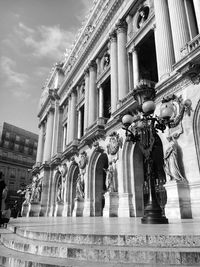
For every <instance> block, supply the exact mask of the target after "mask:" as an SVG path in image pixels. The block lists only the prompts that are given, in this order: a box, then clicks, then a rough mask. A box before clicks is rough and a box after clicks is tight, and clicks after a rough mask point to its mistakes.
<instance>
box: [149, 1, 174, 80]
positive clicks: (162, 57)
mask: <svg viewBox="0 0 200 267" xmlns="http://www.w3.org/2000/svg"><path fill="white" fill-rule="evenodd" d="M154 9H155V18H156V29H155V39H156V56H157V64H158V76H159V80H161V79H162V78H165V77H166V76H168V75H169V74H170V72H171V71H172V65H173V64H174V62H175V58H174V48H173V41H172V32H171V25H170V18H169V11H168V5H167V0H154Z"/></svg>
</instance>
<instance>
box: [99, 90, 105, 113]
mask: <svg viewBox="0 0 200 267" xmlns="http://www.w3.org/2000/svg"><path fill="white" fill-rule="evenodd" d="M103 116H104V98H103V88H102V87H101V86H100V87H99V117H100V118H102V117H103Z"/></svg>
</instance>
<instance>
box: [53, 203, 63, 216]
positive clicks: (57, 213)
mask: <svg viewBox="0 0 200 267" xmlns="http://www.w3.org/2000/svg"><path fill="white" fill-rule="evenodd" d="M63 207H64V204H63V202H57V203H56V208H55V216H62V213H63Z"/></svg>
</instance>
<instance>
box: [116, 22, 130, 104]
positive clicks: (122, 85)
mask: <svg viewBox="0 0 200 267" xmlns="http://www.w3.org/2000/svg"><path fill="white" fill-rule="evenodd" d="M116 26H117V56H118V57H117V58H118V86H119V87H118V88H119V100H121V99H123V98H124V97H125V96H126V95H127V94H128V64H127V62H128V60H127V53H126V41H127V37H126V30H127V26H126V22H125V21H123V20H120V21H119V23H117V25H116Z"/></svg>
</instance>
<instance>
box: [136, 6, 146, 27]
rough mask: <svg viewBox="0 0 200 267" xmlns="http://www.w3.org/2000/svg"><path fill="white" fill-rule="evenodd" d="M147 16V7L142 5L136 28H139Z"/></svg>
mask: <svg viewBox="0 0 200 267" xmlns="http://www.w3.org/2000/svg"><path fill="white" fill-rule="evenodd" d="M148 17H149V7H148V6H144V7H142V8H141V9H140V10H139V14H138V19H137V28H138V29H140V28H141V27H142V26H143V24H144V23H145V21H146V20H147V19H148Z"/></svg>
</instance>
